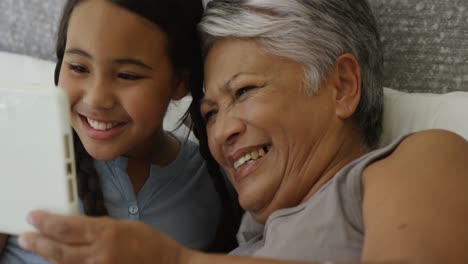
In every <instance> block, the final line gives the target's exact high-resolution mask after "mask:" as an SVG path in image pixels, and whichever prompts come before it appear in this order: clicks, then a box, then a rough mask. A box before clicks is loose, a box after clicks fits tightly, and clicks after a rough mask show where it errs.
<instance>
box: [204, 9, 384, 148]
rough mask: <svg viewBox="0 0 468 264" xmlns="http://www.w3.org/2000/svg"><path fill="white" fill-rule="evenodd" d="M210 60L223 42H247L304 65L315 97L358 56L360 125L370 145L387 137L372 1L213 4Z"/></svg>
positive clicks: (207, 33)
mask: <svg viewBox="0 0 468 264" xmlns="http://www.w3.org/2000/svg"><path fill="white" fill-rule="evenodd" d="M200 31H201V32H202V35H203V40H204V48H205V50H204V52H205V54H206V53H207V52H208V50H209V49H210V47H211V45H212V44H213V42H214V41H215V40H216V39H218V38H245V39H253V40H255V41H258V42H259V43H261V45H262V47H263V48H264V49H265V51H266V52H269V53H271V54H273V55H277V56H281V57H285V58H289V59H291V60H294V61H297V62H300V63H302V64H303V65H304V68H305V73H304V74H305V81H306V82H307V85H306V87H308V89H309V90H308V92H309V94H314V93H315V92H317V90H318V89H319V87H320V84H321V83H322V81H323V80H325V78H326V75H327V73H328V72H329V71H330V70H331V69H332V68H333V66H334V65H335V63H336V60H337V59H338V57H339V56H341V55H343V54H344V53H351V54H353V55H354V56H355V57H356V59H357V60H358V62H359V64H360V67H361V74H362V92H361V93H362V94H361V101H360V103H359V106H358V109H357V110H356V114H355V120H356V122H357V125H358V127H359V128H360V129H361V131H362V133H363V136H364V138H363V139H364V142H365V143H366V145H368V146H369V147H371V148H374V147H376V146H377V144H378V140H379V137H380V134H381V131H382V112H383V87H382V83H383V82H382V81H383V80H382V79H383V76H382V75H383V54H382V50H381V43H380V39H379V33H378V30H377V26H376V23H375V19H374V17H373V14H372V11H371V9H370V7H369V4H368V3H367V1H366V0H213V1H210V2H209V3H208V5H207V9H206V12H205V16H204V18H203V19H202V22H201V23H200Z"/></svg>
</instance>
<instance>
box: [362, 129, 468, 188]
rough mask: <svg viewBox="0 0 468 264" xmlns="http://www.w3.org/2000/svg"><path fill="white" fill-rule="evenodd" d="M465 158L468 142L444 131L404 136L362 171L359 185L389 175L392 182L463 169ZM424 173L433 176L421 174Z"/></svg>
mask: <svg viewBox="0 0 468 264" xmlns="http://www.w3.org/2000/svg"><path fill="white" fill-rule="evenodd" d="M467 156H468V141H466V140H465V139H464V138H463V137H461V136H459V135H457V134H455V133H453V132H450V131H447V130H425V131H421V132H417V133H413V134H410V135H408V136H407V137H406V138H404V139H402V140H401V142H400V143H399V144H398V145H397V146H396V147H395V148H394V150H393V151H392V153H390V154H389V155H388V156H386V157H385V158H382V159H381V160H379V161H377V162H375V163H373V164H371V165H370V166H369V167H368V168H366V170H365V171H364V175H363V181H364V184H365V183H366V182H369V181H375V180H381V178H383V177H379V176H375V175H389V177H391V178H393V179H394V178H398V177H428V176H429V175H434V174H437V173H436V172H438V173H443V172H444V171H447V170H448V169H450V168H451V167H453V166H463V165H464V164H465V163H466V157H467ZM427 170H431V171H432V172H434V173H429V174H425V173H424V172H425V171H427ZM390 175H392V176H390ZM446 177H450V176H446ZM376 178H378V179H376ZM445 179H449V178H445ZM388 180H391V179H388Z"/></svg>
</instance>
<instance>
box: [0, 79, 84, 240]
mask: <svg viewBox="0 0 468 264" xmlns="http://www.w3.org/2000/svg"><path fill="white" fill-rule="evenodd" d="M69 109H70V108H69V103H68V99H67V97H66V95H65V94H64V93H63V91H62V90H60V89H58V88H55V87H50V88H42V87H41V88H39V87H31V88H24V87H14V88H5V87H3V88H2V87H0V201H1V202H0V211H1V212H2V213H1V217H0V233H8V234H19V233H21V232H24V231H32V230H34V229H33V227H32V226H30V225H29V224H28V223H27V222H26V215H27V213H28V212H29V211H31V210H33V209H45V210H48V211H51V212H56V213H63V214H76V213H77V211H78V210H77V197H76V195H77V194H76V193H77V192H76V177H75V163H74V152H73V143H72V133H71V127H70V121H69V118H70V117H69Z"/></svg>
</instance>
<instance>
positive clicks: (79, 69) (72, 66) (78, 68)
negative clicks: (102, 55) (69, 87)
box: [68, 64, 89, 74]
mask: <svg viewBox="0 0 468 264" xmlns="http://www.w3.org/2000/svg"><path fill="white" fill-rule="evenodd" d="M68 68H69V69H70V70H71V71H73V72H75V73H80V74H82V73H89V70H88V69H87V68H86V67H83V66H80V65H76V64H69V65H68Z"/></svg>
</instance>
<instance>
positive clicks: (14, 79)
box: [0, 52, 55, 86]
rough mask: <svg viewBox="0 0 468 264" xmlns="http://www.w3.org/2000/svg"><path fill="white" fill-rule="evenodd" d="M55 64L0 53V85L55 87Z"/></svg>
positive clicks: (23, 56)
mask: <svg viewBox="0 0 468 264" xmlns="http://www.w3.org/2000/svg"><path fill="white" fill-rule="evenodd" d="M54 70H55V63H54V62H52V61H46V60H41V59H36V58H32V57H29V56H25V55H19V54H14V53H7V52H0V72H1V77H0V85H15V86H21V85H27V86H31V85H45V86H53V85H54Z"/></svg>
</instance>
